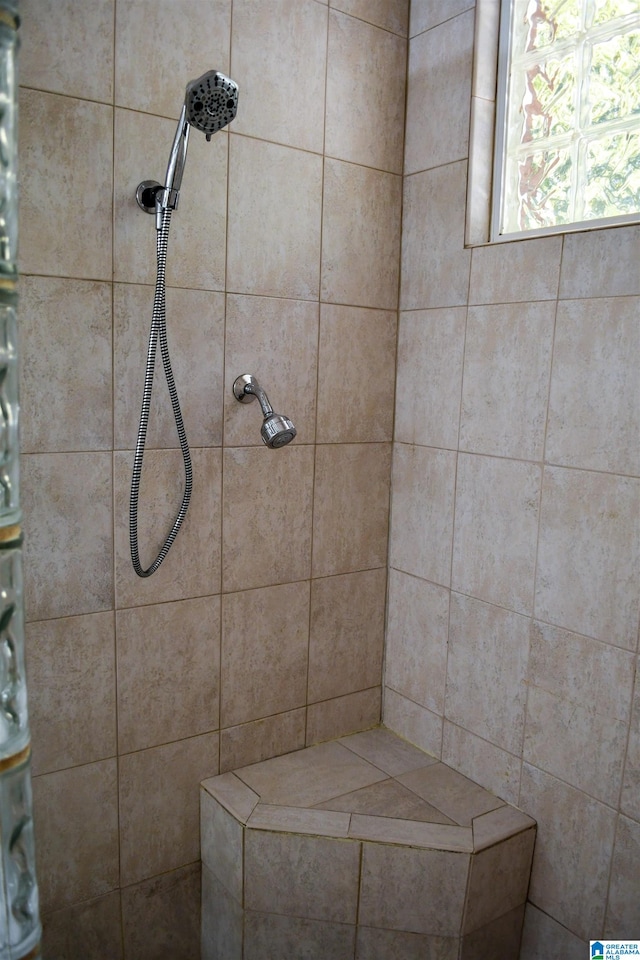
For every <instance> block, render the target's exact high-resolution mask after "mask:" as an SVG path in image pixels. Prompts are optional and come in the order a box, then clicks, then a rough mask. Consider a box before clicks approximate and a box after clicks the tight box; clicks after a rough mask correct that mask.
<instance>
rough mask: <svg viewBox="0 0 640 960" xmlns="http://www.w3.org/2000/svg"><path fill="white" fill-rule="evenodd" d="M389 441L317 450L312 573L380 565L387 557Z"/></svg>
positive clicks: (334, 446) (346, 571) (325, 574)
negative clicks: (387, 442) (386, 442)
mask: <svg viewBox="0 0 640 960" xmlns="http://www.w3.org/2000/svg"><path fill="white" fill-rule="evenodd" d="M390 472H391V444H382V443H366V444H363V443H361V444H346V443H343V444H327V445H326V446H319V447H317V449H316V463H315V491H314V505H313V563H312V570H313V576H314V577H325V576H330V575H331V574H339V573H349V572H351V571H356V570H366V569H373V568H378V567H381V566H382V565H383V564H384V563H385V562H386V557H387V536H388V518H389V480H390Z"/></svg>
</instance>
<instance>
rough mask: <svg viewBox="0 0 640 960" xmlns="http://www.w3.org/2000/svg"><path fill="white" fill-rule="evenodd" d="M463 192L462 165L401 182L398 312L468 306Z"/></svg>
mask: <svg viewBox="0 0 640 960" xmlns="http://www.w3.org/2000/svg"><path fill="white" fill-rule="evenodd" d="M466 190H467V163H466V161H460V162H458V163H451V164H446V165H445V166H444V167H437V168H436V169H435V170H429V171H427V172H426V173H417V174H414V175H413V176H411V177H407V178H406V179H405V182H404V194H403V208H402V260H401V289H400V308H401V309H402V310H423V309H425V308H427V307H456V306H462V305H464V304H466V303H467V294H468V289H469V270H470V266H471V251H469V250H465V249H464V231H465V223H464V209H465V197H466Z"/></svg>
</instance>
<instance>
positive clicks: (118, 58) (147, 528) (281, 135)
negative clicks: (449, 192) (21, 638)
mask: <svg viewBox="0 0 640 960" xmlns="http://www.w3.org/2000/svg"><path fill="white" fill-rule="evenodd" d="M21 14H22V27H21V34H22V52H21V83H22V87H21V91H20V136H21V139H20V158H21V159H20V165H21V258H20V266H21V310H20V322H21V341H22V342H21V355H22V360H23V369H22V388H21V389H22V451H23V457H22V490H23V504H24V512H25V531H26V545H25V580H26V583H25V589H26V607H27V617H28V621H29V623H28V631H27V632H28V636H27V641H28V672H29V693H30V710H31V721H32V728H33V742H34V754H33V773H34V783H33V786H34V803H35V812H36V824H37V841H38V860H39V877H40V889H41V897H42V910H43V914H44V922H45V949H46V950H47V952H48V953H50V954H51V955H52V956H53V955H56V956H59V957H61V958H62V957H65V958H67V957H69V958H71V957H82V958H83V960H92V958H94V957H100V958H104V957H105V956H109V957H110V958H114V960H118V958H126V960H129V958H135V960H147V958H151V957H158V956H167V955H169V954H170V955H171V956H172V957H175V958H176V960H179V958H187V957H188V958H190V960H191V958H193V956H195V955H197V949H198V948H197V942H198V937H199V929H198V917H197V909H196V905H197V902H198V888H199V864H198V860H199V835H198V783H199V782H200V781H201V780H202V779H203V778H205V777H210V776H213V775H216V774H217V773H219V772H223V771H225V770H229V769H232V768H234V767H237V766H239V765H243V764H247V763H250V762H253V761H256V760H261V759H264V758H266V757H270V756H273V755H276V754H279V753H283V752H287V751H290V750H294V749H297V748H299V747H302V746H304V745H305V744H308V743H312V742H314V741H316V740H322V739H326V738H329V737H332V736H336V735H340V734H344V733H347V732H351V731H355V730H359V729H362V728H363V727H367V726H370V725H371V724H373V723H375V722H377V720H378V719H379V716H380V678H381V664H382V647H383V630H384V611H385V588H386V563H387V534H388V511H389V485H390V471H391V441H392V429H393V411H394V388H395V384H394V371H395V348H396V333H397V331H396V326H397V303H398V288H399V273H400V216H401V192H402V156H403V129H404V103H405V76H406V50H407V40H406V37H407V29H408V3H407V0H376V2H374V3H372V2H369V0H366V2H365V0H332V2H331V3H330V4H328V3H327V2H320V0H295V2H294V0H260V2H259V3H256V2H255V0H233V2H232V0H190V2H189V3H186V2H184V0H90V2H87V3H82V4H80V5H78V3H76V2H75V0H21ZM354 51H355V54H356V55H354ZM212 67H215V68H216V69H220V70H222V71H223V72H226V73H229V74H230V75H231V76H232V77H234V78H235V79H236V80H237V82H238V83H239V86H240V109H239V113H238V117H237V119H236V121H235V122H234V123H233V125H232V126H231V127H230V128H228V129H227V130H225V131H224V132H222V133H220V134H218V135H216V136H215V137H214V138H213V140H212V141H211V143H209V144H208V143H206V141H205V140H204V138H203V137H202V136H201V135H200V134H198V133H197V132H196V131H194V132H193V133H192V136H191V142H190V146H189V157H188V161H187V166H186V171H185V175H184V180H183V185H182V193H181V198H180V207H179V210H178V211H177V212H176V214H175V216H174V218H173V225H172V230H171V239H170V247H169V259H168V285H169V289H168V293H167V302H168V311H167V312H168V329H169V340H170V348H171V353H172V358H173V362H174V370H175V375H176V381H177V384H178V388H179V392H180V398H181V403H182V408H183V413H184V419H185V423H186V427H187V432H188V437H189V441H190V444H191V447H192V455H193V465H194V475H195V482H194V493H193V499H192V503H191V506H190V509H189V514H188V517H187V520H186V523H185V526H184V528H183V530H182V531H181V533H180V535H179V537H178V539H177V541H176V544H175V546H174V548H173V550H172V551H171V553H170V554H169V556H168V558H167V559H166V561H165V562H164V564H163V566H162V567H161V569H160V570H159V572H158V573H157V574H156V575H155V576H154V577H153V578H151V579H149V580H144V581H142V580H139V579H138V578H137V577H136V576H135V575H134V573H133V571H132V568H131V563H130V559H129V546H128V498H129V484H130V472H131V465H132V457H133V448H134V445H135V438H136V431H137V421H138V416H139V403H140V398H141V392H142V377H143V370H144V360H145V356H146V340H147V337H148V329H149V323H150V319H151V307H152V301H153V283H154V279H155V229H154V221H153V219H152V218H151V217H147V216H145V215H144V214H143V213H142V212H141V211H140V210H139V209H138V207H137V206H136V203H135V199H134V194H135V189H136V186H137V184H138V183H139V182H140V181H141V180H143V179H158V180H161V179H163V177H164V172H165V169H166V164H167V159H168V155H169V149H170V146H171V143H172V141H173V136H174V133H175V129H176V120H177V116H178V114H179V111H180V107H181V99H182V96H183V91H184V87H185V84H186V82H187V81H188V80H190V79H193V78H194V77H196V76H198V75H200V74H201V73H203V72H204V71H205V70H207V69H210V68H212ZM372 73H374V74H375V75H376V76H381V77H384V78H385V82H384V83H372V82H371V76H372ZM245 372H251V373H254V374H255V375H256V376H257V377H258V378H259V379H260V381H261V382H262V383H263V385H264V387H265V388H266V389H267V392H268V393H269V395H270V399H271V400H272V402H273V404H274V407H275V408H276V409H277V410H279V411H283V412H285V413H286V414H287V415H289V416H290V417H291V418H292V419H293V420H294V421H295V423H296V425H297V428H298V437H297V440H296V442H295V443H294V444H292V445H291V446H288V447H286V448H284V449H282V450H280V451H270V450H267V449H266V448H265V447H263V446H262V444H261V442H260V434H259V428H260V417H259V414H258V410H257V405H256V407H247V406H244V405H240V404H238V403H237V402H236V401H235V399H234V398H233V395H232V392H231V387H232V383H233V381H234V379H235V377H236V376H238V375H239V374H241V373H245ZM177 446H178V445H177V438H176V434H175V427H174V426H173V421H172V419H171V415H170V410H169V402H168V397H167V394H166V388H165V385H164V381H163V377H162V373H161V372H160V374H159V377H158V380H157V381H156V387H155V389H154V403H153V412H152V421H151V424H150V429H149V443H148V452H147V456H146V460H145V472H144V476H143V485H142V492H141V513H140V537H141V555H142V561H143V563H149V562H150V561H151V560H152V559H153V556H155V550H156V549H157V547H158V546H159V544H160V542H161V541H162V539H163V538H164V535H165V532H166V530H167V529H168V526H169V525H170V524H171V522H172V520H173V516H174V515H175V511H176V510H177V505H178V504H179V502H180V497H181V494H182V461H181V456H180V453H179V450H178V449H177Z"/></svg>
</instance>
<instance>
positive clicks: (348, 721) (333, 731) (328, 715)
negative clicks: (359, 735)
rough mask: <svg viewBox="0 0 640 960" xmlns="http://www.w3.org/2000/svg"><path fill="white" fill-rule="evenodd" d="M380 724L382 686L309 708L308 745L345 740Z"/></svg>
mask: <svg viewBox="0 0 640 960" xmlns="http://www.w3.org/2000/svg"><path fill="white" fill-rule="evenodd" d="M379 722H380V687H371V688H370V689H369V690H359V691H358V692H357V693H348V694H347V695H346V696H344V697H333V698H332V699H331V700H323V701H322V702H321V703H310V704H309V706H308V708H307V733H306V743H307V745H308V744H312V743H320V742H321V741H323V740H332V739H335V738H336V737H344V736H347V735H348V734H350V733H355V732H357V731H358V730H366V729H367V728H368V727H372V726H374V724H376V723H379Z"/></svg>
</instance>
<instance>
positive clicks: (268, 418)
mask: <svg viewBox="0 0 640 960" xmlns="http://www.w3.org/2000/svg"><path fill="white" fill-rule="evenodd" d="M233 395H234V397H235V398H236V400H237V401H238V402H239V403H252V402H253V400H255V399H256V397H257V399H258V402H259V404H260V409H261V410H262V416H263V421H262V427H261V430H260V435H261V437H262V442H263V443H264V445H265V446H267V447H269V448H270V449H271V450H274V449H277V448H278V447H284V446H285V445H286V444H287V443H291V441H292V440H293V438H294V437H295V436H296V433H297V430H296V428H295V427H294V425H293V423H292V422H291V420H289V418H288V417H285V416H283V415H282V414H280V413H274V412H273V407H272V406H271V404H270V403H269V398H268V396H267V395H266V393H265V391H264V390H263V389H262V387H261V386H260V384H259V383H258V381H257V380H256V378H255V377H254V376H253V375H252V374H250V373H243V374H241V376H239V377H236V379H235V381H234V384H233Z"/></svg>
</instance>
